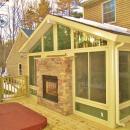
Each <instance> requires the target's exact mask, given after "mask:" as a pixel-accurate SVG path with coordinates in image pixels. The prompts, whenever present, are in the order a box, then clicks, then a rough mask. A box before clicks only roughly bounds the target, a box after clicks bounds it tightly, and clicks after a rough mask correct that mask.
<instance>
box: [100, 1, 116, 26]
mask: <svg viewBox="0 0 130 130" xmlns="http://www.w3.org/2000/svg"><path fill="white" fill-rule="evenodd" d="M110 1H112V0H107V1H105V2H103V3H102V4H101V10H102V13H101V14H102V23H105V22H104V14H107V13H109V12H107V13H104V12H103V6H104V4H106V3H108V2H110ZM114 1H115V20H114V21H111V22H107V23H110V24H112V23H116V0H114ZM111 12H113V11H111Z"/></svg>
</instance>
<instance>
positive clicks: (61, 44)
mask: <svg viewBox="0 0 130 130" xmlns="http://www.w3.org/2000/svg"><path fill="white" fill-rule="evenodd" d="M57 31H58V49H59V50H64V49H71V36H70V28H68V27H65V26H63V25H58V30H57Z"/></svg>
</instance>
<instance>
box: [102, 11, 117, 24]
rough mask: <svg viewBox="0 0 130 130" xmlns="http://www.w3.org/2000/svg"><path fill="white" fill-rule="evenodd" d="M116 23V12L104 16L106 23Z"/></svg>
mask: <svg viewBox="0 0 130 130" xmlns="http://www.w3.org/2000/svg"><path fill="white" fill-rule="evenodd" d="M113 21H115V11H113V12H110V13H107V14H104V23H108V22H113Z"/></svg>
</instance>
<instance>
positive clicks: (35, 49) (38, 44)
mask: <svg viewBox="0 0 130 130" xmlns="http://www.w3.org/2000/svg"><path fill="white" fill-rule="evenodd" d="M41 51H42V47H41V39H40V40H38V41H37V42H36V44H35V45H34V46H33V47H32V48H31V50H30V53H36V52H41Z"/></svg>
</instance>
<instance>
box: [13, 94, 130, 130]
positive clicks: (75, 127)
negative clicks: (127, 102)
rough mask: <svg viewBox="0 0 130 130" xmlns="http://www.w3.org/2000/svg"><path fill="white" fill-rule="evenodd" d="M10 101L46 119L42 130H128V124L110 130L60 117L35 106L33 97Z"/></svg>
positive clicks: (83, 119) (129, 125) (77, 119)
mask: <svg viewBox="0 0 130 130" xmlns="http://www.w3.org/2000/svg"><path fill="white" fill-rule="evenodd" d="M12 101H15V102H18V103H21V104H23V105H25V106H27V107H29V108H30V109H32V110H34V111H36V112H39V113H40V114H42V115H44V116H45V117H47V121H48V125H47V127H46V128H45V129H44V130H130V122H129V123H128V124H127V126H126V128H122V127H120V128H116V129H111V128H108V127H106V126H104V125H101V124H98V123H95V122H92V121H90V120H87V119H85V118H82V117H80V116H78V115H75V114H72V115H69V116H64V115H61V114H59V113H57V112H55V111H53V110H50V109H48V108H46V107H44V106H41V105H39V104H37V98H36V97H35V96H30V97H28V98H21V99H15V100H12Z"/></svg>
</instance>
